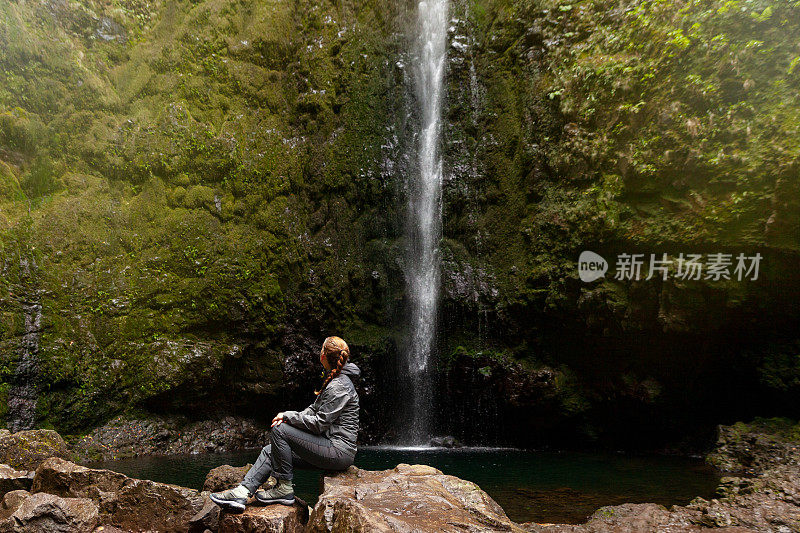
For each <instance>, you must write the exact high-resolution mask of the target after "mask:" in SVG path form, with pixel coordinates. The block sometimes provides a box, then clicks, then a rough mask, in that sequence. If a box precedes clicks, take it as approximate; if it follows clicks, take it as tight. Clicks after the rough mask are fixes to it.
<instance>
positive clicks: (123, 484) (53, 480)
mask: <svg viewBox="0 0 800 533" xmlns="http://www.w3.org/2000/svg"><path fill="white" fill-rule="evenodd" d="M32 490H33V491H34V492H48V493H51V494H56V495H58V496H62V497H74V498H91V499H92V500H94V501H96V502H98V504H99V506H100V520H101V522H102V523H103V524H108V525H113V526H117V527H120V528H123V529H127V530H131V531H144V530H157V531H187V530H188V527H189V522H190V520H191V519H192V518H193V517H194V516H195V515H196V514H197V513H198V512H199V511H200V510H201V509H202V508H203V505H204V503H205V497H204V496H203V495H201V494H200V493H199V492H198V491H196V490H193V489H188V488H185V487H179V486H177V485H169V484H166V483H157V482H155V481H148V480H144V479H133V478H129V477H127V476H125V475H123V474H119V473H117V472H112V471H110V470H102V469H95V468H87V467H84V466H79V465H76V464H74V463H71V462H69V461H64V460H63V459H58V458H51V459H48V460H47V461H45V462H43V463H42V464H41V465H40V466H39V468H38V469H37V470H36V474H35V476H34V479H33V489H32Z"/></svg>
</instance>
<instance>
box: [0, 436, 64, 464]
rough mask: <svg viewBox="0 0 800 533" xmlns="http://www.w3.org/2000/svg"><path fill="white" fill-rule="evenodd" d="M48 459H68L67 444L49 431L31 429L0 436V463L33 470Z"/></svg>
mask: <svg viewBox="0 0 800 533" xmlns="http://www.w3.org/2000/svg"><path fill="white" fill-rule="evenodd" d="M48 457H61V458H68V457H69V448H67V443H66V442H64V439H62V438H61V435H59V434H58V433H56V432H55V431H53V430H50V429H33V430H27V431H18V432H16V433H8V434H2V435H0V463H5V464H7V465H9V466H11V467H13V468H18V469H24V470H35V469H36V467H37V466H39V463H41V462H42V461H44V460H45V459H47V458H48Z"/></svg>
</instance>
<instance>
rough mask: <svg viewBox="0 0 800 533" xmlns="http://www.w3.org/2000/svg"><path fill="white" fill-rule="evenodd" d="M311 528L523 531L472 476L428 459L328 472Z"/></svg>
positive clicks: (358, 532)
mask: <svg viewBox="0 0 800 533" xmlns="http://www.w3.org/2000/svg"><path fill="white" fill-rule="evenodd" d="M308 531H309V532H312V533H321V532H332V531H348V532H352V533H376V532H383V531H385V532H390V531H391V532H393V533H400V532H409V533H410V532H417V531H436V532H439V533H444V532H454V533H456V532H458V533H465V532H476V533H477V532H490V531H511V532H519V531H524V530H523V529H522V528H521V527H520V526H519V525H517V524H515V523H514V522H512V521H511V520H509V518H508V517H507V516H506V514H505V512H504V511H503V509H502V508H501V507H500V506H499V505H498V504H497V503H496V502H495V501H494V500H492V498H490V497H489V495H487V494H486V493H485V492H484V491H482V490H481V489H480V487H478V486H477V485H475V484H474V483H472V482H469V481H465V480H463V479H459V478H457V477H454V476H448V475H445V474H442V472H440V471H439V470H437V469H435V468H433V467H430V466H425V465H407V464H400V465H397V467H396V468H394V469H392V470H384V471H380V472H375V471H369V470H360V469H358V468H356V467H354V466H351V467H350V468H349V469H348V470H347V471H346V472H343V473H340V474H336V475H333V476H329V477H326V478H325V482H324V492H323V494H322V495H321V496H320V498H319V502H318V503H317V505H316V507H315V508H314V511H313V512H312V513H311V518H310V520H309V524H308Z"/></svg>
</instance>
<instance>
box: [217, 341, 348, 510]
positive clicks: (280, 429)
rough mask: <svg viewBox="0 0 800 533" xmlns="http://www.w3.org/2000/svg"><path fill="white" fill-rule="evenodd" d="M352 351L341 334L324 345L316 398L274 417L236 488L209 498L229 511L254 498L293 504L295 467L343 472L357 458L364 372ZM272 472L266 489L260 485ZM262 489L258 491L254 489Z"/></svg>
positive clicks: (268, 502)
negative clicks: (358, 383)
mask: <svg viewBox="0 0 800 533" xmlns="http://www.w3.org/2000/svg"><path fill="white" fill-rule="evenodd" d="M349 358H350V349H349V348H348V347H347V343H345V342H344V341H343V340H342V339H340V338H339V337H328V338H327V339H325V342H324V343H322V350H320V354H319V359H320V362H321V363H322V366H323V367H325V371H326V372H327V375H326V377H325V380H324V381H323V382H322V387H321V388H320V390H319V391H317V392H315V394H316V395H317V399H316V401H315V402H314V403H313V404H311V405H309V406H308V407H307V408H306V409H305V410H303V411H301V412H297V411H284V412H282V413H278V414H277V416H276V417H275V418H273V419H272V431H271V433H270V437H269V441H270V443H269V444H267V445H266V446H264V449H262V450H261V454H260V455H259V456H258V459H257V460H256V462H255V464H254V465H253V467H252V468H251V469H250V470H249V471H248V472H247V474H246V475H245V476H244V480H243V481H242V482H241V483H240V484H239V485H238V486H236V487H235V488H232V489H228V490H226V491H223V492H216V493H213V494H211V496H210V497H211V501H213V502H214V503H216V504H217V505H219V506H220V507H222V508H223V509H226V510H230V511H237V512H241V511H244V508H245V504H246V503H247V501H248V500H249V499H250V498H251V497H252V496H255V499H256V500H257V501H259V502H261V503H263V504H270V503H281V504H283V505H292V504H293V503H294V489H293V488H292V468H293V467H295V466H305V467H308V466H310V467H316V468H323V469H325V470H345V469H346V468H347V467H348V466H350V465H352V464H353V460H354V459H355V456H356V436H357V435H358V393H357V392H356V389H355V387H354V386H353V382H352V381H351V377H352V378H356V377H358V376H359V374H361V371H360V370H359V369H358V367H357V366H356V365H354V364H353V363H349V362H348V359H349ZM270 476H273V477H274V478H275V479H276V480H277V483H276V484H275V485H274V486H273V487H272V488H269V489H268V490H264V489H259V488H258V487H259V486H260V485H261V484H262V483H264V482H265V481H267V479H268V478H269V477H270ZM256 489H258V491H256Z"/></svg>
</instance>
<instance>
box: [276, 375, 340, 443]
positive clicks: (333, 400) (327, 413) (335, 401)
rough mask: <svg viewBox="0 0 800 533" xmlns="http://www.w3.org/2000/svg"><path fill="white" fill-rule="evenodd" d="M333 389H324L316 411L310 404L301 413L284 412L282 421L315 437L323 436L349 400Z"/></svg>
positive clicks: (332, 387) (329, 387) (329, 386)
mask: <svg viewBox="0 0 800 533" xmlns="http://www.w3.org/2000/svg"><path fill="white" fill-rule="evenodd" d="M335 389H336V387H335V386H331V385H328V386H327V387H325V390H324V391H322V398H321V399H320V402H319V406H318V407H317V409H316V410H314V404H312V405H310V406H308V407H307V408H305V409H304V410H303V411H301V412H297V411H285V412H284V413H283V421H284V422H288V423H289V424H291V425H292V426H294V427H296V428H300V429H304V430H306V431H310V432H311V433H314V434H316V435H321V434H323V433H324V432H325V431H327V430H328V429H329V428H330V427H331V426H332V425H333V423H334V422H336V420H337V419H338V418H339V415H340V414H341V412H342V409H344V406H345V405H347V400H348V399H349V395H348V394H346V393H345V394H343V393H342V392H341V391H337V390H335Z"/></svg>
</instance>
